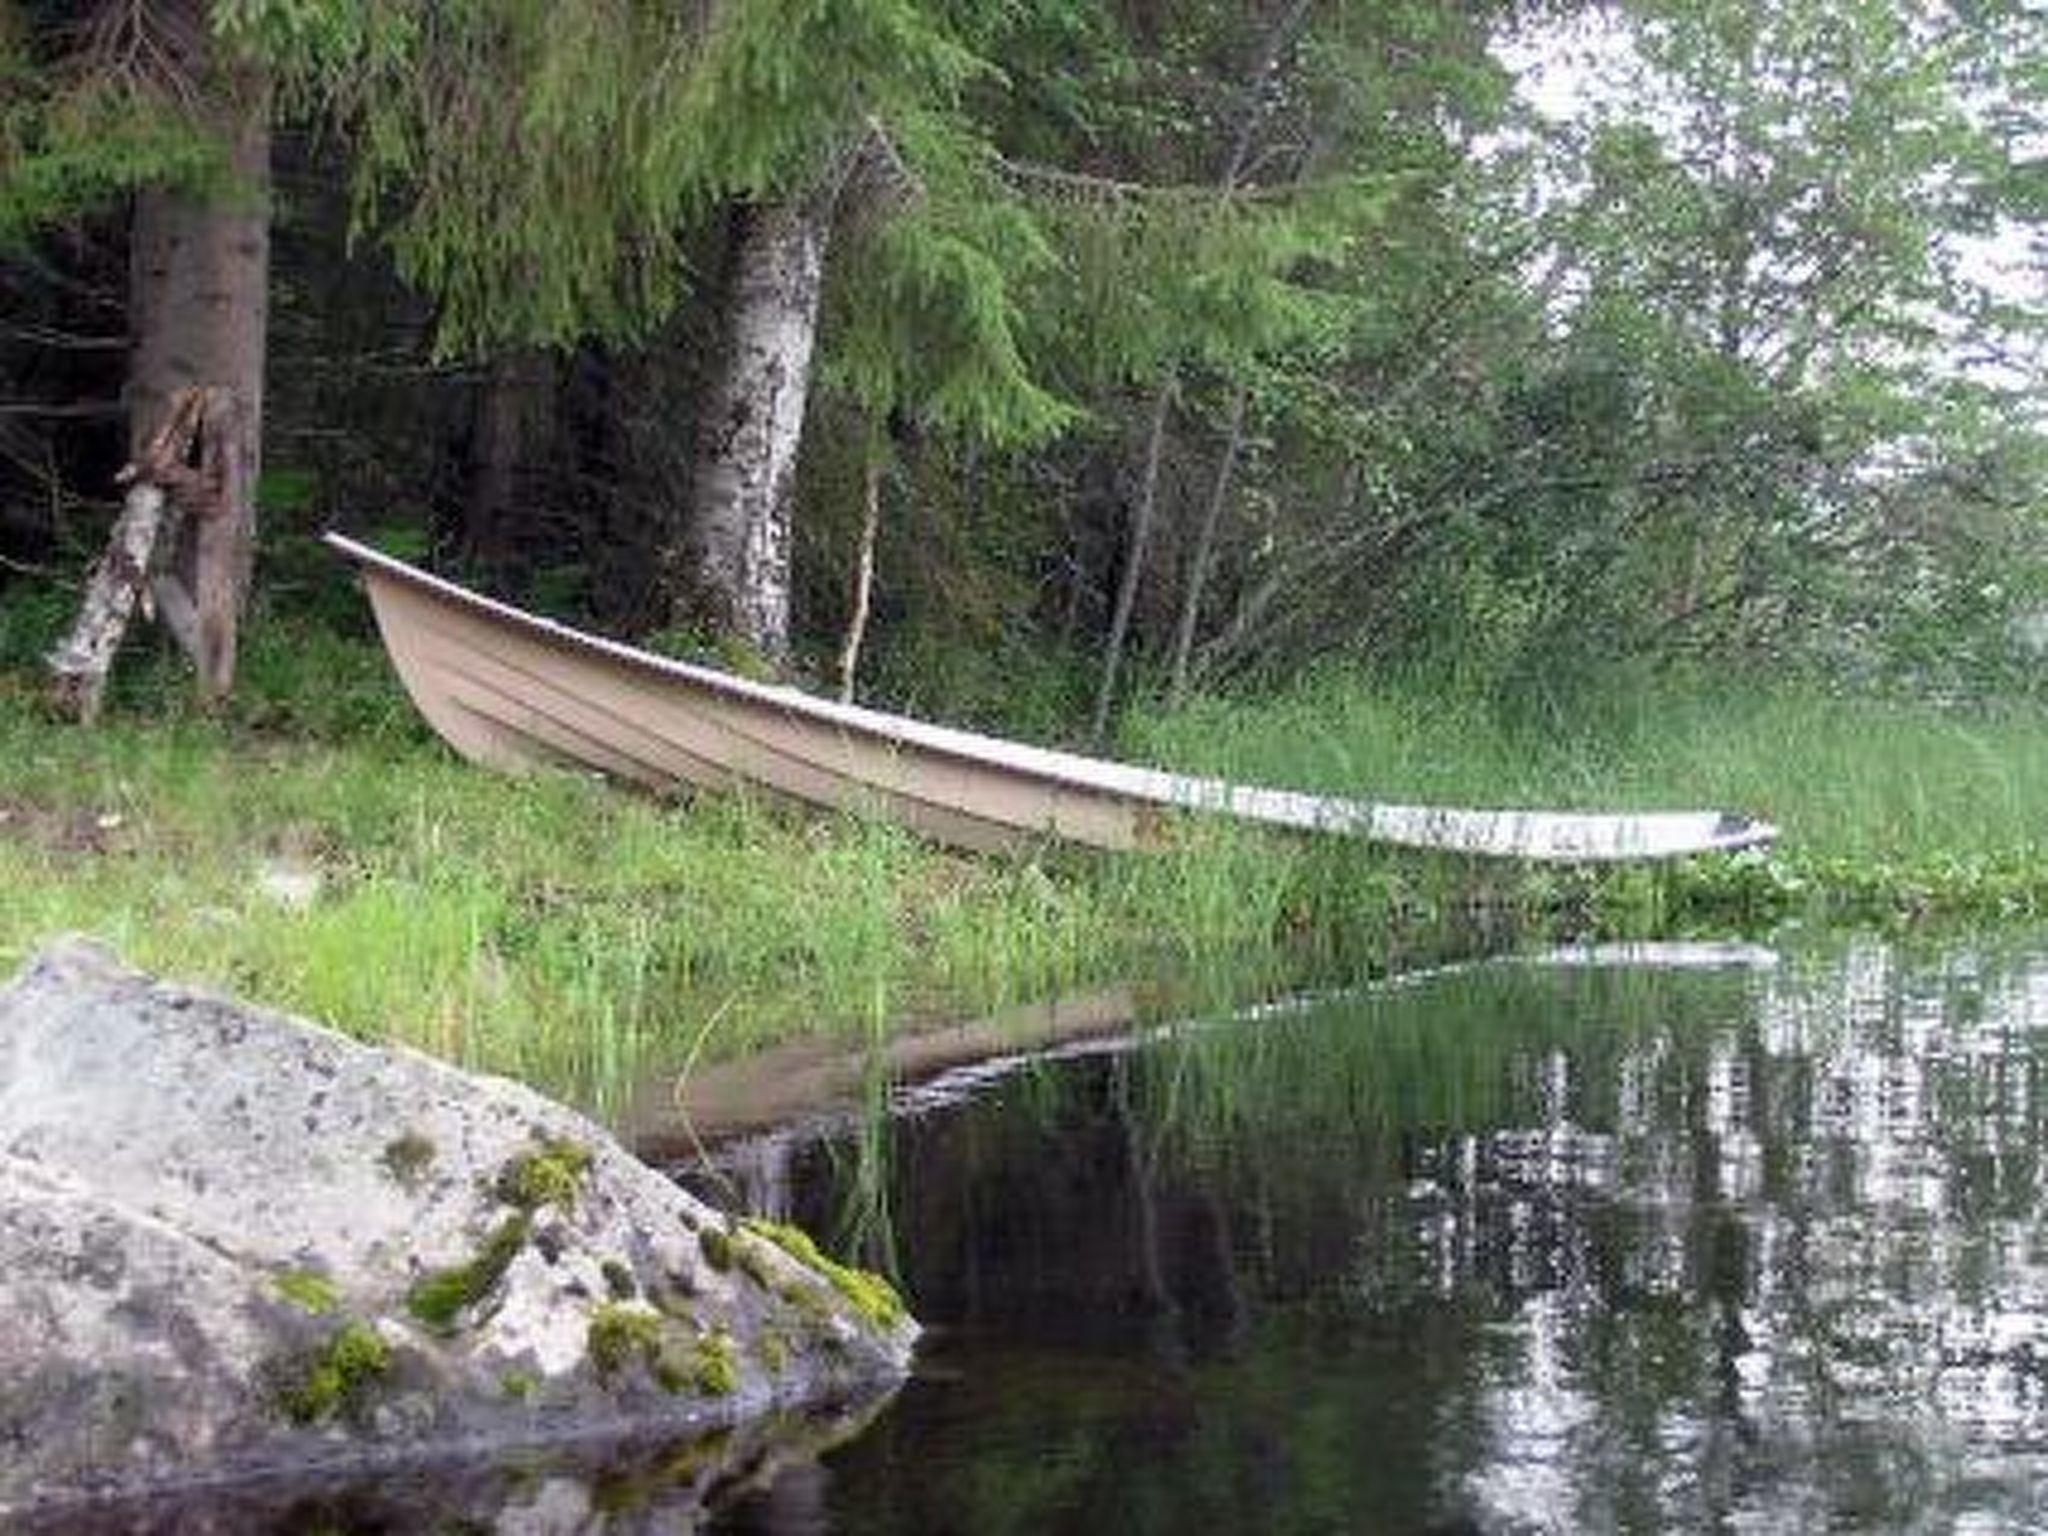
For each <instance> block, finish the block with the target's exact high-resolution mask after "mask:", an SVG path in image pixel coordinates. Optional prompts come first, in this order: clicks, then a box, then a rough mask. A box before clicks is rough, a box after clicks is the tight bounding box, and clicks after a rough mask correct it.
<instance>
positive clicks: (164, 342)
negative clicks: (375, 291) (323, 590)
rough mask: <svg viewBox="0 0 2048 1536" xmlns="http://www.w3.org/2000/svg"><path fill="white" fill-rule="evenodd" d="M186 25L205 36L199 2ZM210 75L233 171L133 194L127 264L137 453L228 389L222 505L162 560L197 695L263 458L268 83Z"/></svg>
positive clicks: (231, 595) (217, 122) (221, 671)
mask: <svg viewBox="0 0 2048 1536" xmlns="http://www.w3.org/2000/svg"><path fill="white" fill-rule="evenodd" d="M177 3H178V4H179V5H180V6H181V7H182V8H183V9H185V10H187V11H191V12H193V13H194V19H193V20H192V21H191V23H190V26H189V27H188V30H189V31H191V32H192V33H193V34H194V35H198V36H205V35H206V27H205V20H204V14H203V12H202V11H201V9H200V7H199V5H198V0H177ZM193 72H194V73H195V74H200V73H204V74H205V77H206V81H207V87H208V93H209V101H208V116H209V118H210V126H212V127H213V128H214V129H215V131H216V132H217V133H218V134H219V135H220V139H221V143H222V146H223V148H224V150H225V151H226V158H227V162H228V169H229V172H230V179H229V181H228V184H227V185H226V186H224V187H222V188H220V189H217V190H211V191H209V192H207V193H205V194H200V193H194V192H186V191H174V190H171V189H167V188H161V187H155V188H146V189H144V190H143V191H141V192H139V193H137V194H136V198H135V222H134V236H133V241H132V248H131V255H130V265H129V296H130V325H131V329H132V331H133V334H134V338H135V352H134V356H133V358H132V359H131V361H130V364H129V374H128V408H129V443H130V449H131V452H132V453H133V454H135V455H136V456H137V457H139V456H140V454H141V451H142V447H143V441H144V439H145V438H146V436H147V435H148V433H149V431H150V429H151V428H152V426H153V425H154V424H155V423H156V422H158V421H160V420H162V419H163V416H164V412H165V409H166V407H167V405H168V402H169V401H170V399H171V397H172V395H174V394H175V393H176V392H177V391H178V390H180V389H183V388H186V387H188V386H193V385H202V386H209V387H215V388H219V389H224V390H226V391H227V392H228V393H229V394H230V395H231V396H232V397H233V400H234V406H235V409H234V414H233V420H232V421H231V422H230V421H226V420H215V421H213V422H211V423H209V427H210V430H211V431H212V432H213V433H214V434H215V436H216V439H217V441H218V443H219V445H220V449H221V452H222V459H221V464H222V479H221V484H220V498H221V500H220V505H219V506H218V507H217V508H215V509H213V514H214V515H210V516H206V517H195V518H191V519H189V520H187V523H186V526H185V527H184V528H183V529H182V530H181V533H182V537H181V538H180V539H179V541H178V543H177V546H176V548H175V550H174V551H173V553H172V555H171V557H170V558H169V559H168V560H167V561H165V562H164V568H165V580H164V583H163V586H164V592H163V594H162V596H161V598H160V604H159V605H160V607H162V608H163V610H164V611H165V613H166V615H167V617H174V618H181V619H185V620H187V622H184V623H178V622H173V623H172V625H171V628H172V631H173V633H174V634H177V635H178V638H179V641H180V643H181V644H182V645H183V646H184V647H185V649H186V650H187V652H188V653H189V654H190V656H191V658H192V664H193V666H194V668H195V669H196V670H197V671H198V674H199V691H200V694H201V696H202V697H203V698H205V699H207V700H208V701H215V700H218V699H220V698H221V697H223V696H224V695H225V694H226V693H227V692H228V690H229V689H230V688H231V687H232V686H233V684H234V677H235V655H236V649H237V634H236V632H237V629H238V627H239V625H240V620H241V614H242V609H243V606H244V604H245V602H246V601H247V597H248V590H249V575H250V570H251V567H252V565H253V563H254V555H255V537H256V511H255V491H256V477H257V474H258V472H259V470H260V469H261V465H262V430H263V353H264V338H265V332H266V329H267V320H268V312H269V272H270V209H269V197H270V90H269V86H268V83H267V82H266V81H265V80H264V79H263V78H262V77H261V76H260V75H259V74H256V73H254V72H252V71H249V70H243V69H235V68H230V67H228V66H226V65H223V64H220V63H218V62H214V63H213V64H212V65H211V66H210V68H209V67H207V66H205V65H204V64H201V63H198V62H197V61H195V62H194V69H193Z"/></svg>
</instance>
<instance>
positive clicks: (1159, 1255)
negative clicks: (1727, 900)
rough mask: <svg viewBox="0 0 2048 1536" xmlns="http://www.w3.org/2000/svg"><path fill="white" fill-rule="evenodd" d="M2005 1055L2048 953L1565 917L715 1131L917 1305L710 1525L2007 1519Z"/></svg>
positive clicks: (2020, 1091) (1354, 1527)
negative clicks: (782, 1457)
mask: <svg viewBox="0 0 2048 1536" xmlns="http://www.w3.org/2000/svg"><path fill="white" fill-rule="evenodd" d="M1653 960H1657V961H1663V962H1677V963H1650V962H1651V961H1653ZM2044 1067H2048V944H2042V945H2032V946H2030V945H2001V944H1992V945H1977V946H1972V947H1969V948H1966V949H1960V950H1958V949H1942V948H1934V947H1928V948H1922V949H1913V948H1900V947H1898V946H1897V945H1893V944H1887V943H1881V942H1877V941H1849V940H1838V941H1831V942H1820V943H1817V944H1813V945H1809V946H1806V947H1804V948H1802V949H1800V950H1798V951H1796V952H1792V953H1788V954H1787V955H1785V956H1784V957H1783V958H1779V957H1777V956H1774V955H1772V954H1771V953H1770V952H1767V951H1758V950H1743V949H1729V950H1713V949H1704V950H1684V949H1680V950H1669V949H1666V950H1662V951H1653V952H1642V951H1630V952H1619V953H1617V952H1613V951H1591V952H1583V953H1580V954H1577V955H1574V956H1565V957H1551V958H1549V959H1547V960H1539V961H1533V962H1512V963H1506V962H1498V963H1490V964H1483V965H1477V966H1471V967H1466V968H1463V969H1458V970H1453V971H1447V972H1443V973H1439V974H1436V975H1434V976H1430V977H1425V978H1421V979H1415V980H1410V981H1408V982H1405V983H1401V984H1395V985H1389V986H1383V987H1380V988H1377V989H1373V990H1368V991H1363V992H1360V993H1357V994H1354V995H1349V996H1332V997H1329V998H1327V999H1324V1000H1320V1001H1316V1002H1312V1003H1306V1004H1301V1005H1294V1006H1286V1007H1279V1008H1274V1009H1269V1010H1266V1011H1265V1012H1264V1013H1262V1014H1260V1015H1258V1016H1255V1017H1248V1018H1242V1019H1239V1020H1237V1021H1235V1022H1224V1023H1218V1024H1215V1025H1212V1026H1206V1027H1187V1028H1182V1029H1178V1030H1168V1031H1165V1032H1163V1033H1162V1034H1160V1035H1159V1036H1157V1037H1156V1038H1154V1039H1152V1040H1151V1041H1150V1043H1147V1044H1144V1045H1142V1046H1140V1047H1138V1048H1134V1049H1129V1050H1122V1051H1116V1050H1110V1049H1106V1048H1103V1047H1101V1046H1099V1045H1098V1046H1095V1047H1091V1048H1089V1049H1087V1050H1083V1051H1080V1052H1077V1053H1075V1054H1074V1055H1073V1056H1072V1057H1071V1058H1070V1059H1066V1060H1063V1061H1058V1062H1051V1063H1044V1064H1038V1065H1028V1066H1024V1067H1021V1068H1019V1069H1018V1070H1015V1071H1012V1072H1010V1073H1008V1074H1007V1075H1005V1076H1002V1077H1000V1078H999V1079H997V1080H995V1081H993V1082H991V1083H988V1084H985V1085H984V1086H982V1087H981V1089H980V1090H979V1091H978V1092H976V1093H973V1094H971V1095H967V1096H964V1097H962V1096H957V1095H956V1096H947V1095H939V1096H937V1097H938V1099H940V1100H942V1101H943V1102H940V1103H938V1104H936V1105H930V1106H928V1107H926V1108H925V1109H923V1110H922V1111H921V1112H919V1113H916V1114H914V1115H912V1116H910V1117H908V1118H906V1119H903V1120H900V1121H898V1122H896V1123H895V1124H894V1125H893V1126H891V1127H889V1128H888V1129H886V1130H885V1131H884V1132H882V1133H880V1134H879V1135H878V1134H875V1133H874V1132H872V1131H871V1132H870V1133H869V1134H867V1135H865V1136H855V1137H848V1138H841V1139H826V1140H822V1141H813V1142H809V1143H801V1142H794V1143H793V1142H782V1143H779V1144H777V1145H775V1146H774V1147H772V1148H770V1149H768V1150H767V1151H765V1152H764V1151H762V1150H761V1149H756V1151H755V1152H754V1153H753V1154H752V1155H751V1157H750V1158H749V1159H746V1160H744V1161H746V1162H747V1164H748V1166H750V1167H751V1168H752V1169H753V1170H754V1172H753V1173H752V1174H751V1175H750V1182H751V1184H752V1187H753V1192H752V1196H751V1198H752V1199H753V1200H754V1201H755V1203H757V1204H763V1205H766V1206H769V1207H771V1208H774V1209H776V1210H777V1211H779V1212H783V1213H787V1214H792V1215H794V1216H795V1217H796V1218H797V1219H799V1220H802V1221H804V1222H806V1223H807V1224H809V1225H811V1226H812V1227H813V1228H814V1230H817V1231H819V1232H820V1233H821V1234H823V1235H825V1236H827V1237H830V1236H832V1235H834V1234H835V1233H836V1234H838V1235H839V1236H840V1238H841V1240H842V1244H843V1245H855V1246H865V1247H867V1248H868V1250H869V1256H870V1257H871V1258H872V1257H874V1256H875V1255H876V1254H878V1253H882V1254H886V1253H887V1252H893V1253H894V1254H895V1255H896V1256H897V1258H898V1261H899V1264H900V1273H901V1275H902V1279H903V1281H904V1284H905V1288H906V1289H907V1291H908V1293H909V1295H910V1297H911V1300H912V1304H913V1307H914V1309H915V1310H916V1311H917V1313H918V1314H919V1316H920V1317H922V1318H923V1319H925V1320H926V1321H927V1322H928V1323H929V1324H930V1325H931V1327H932V1333H931V1335H930V1337H929V1339H928V1340H927V1343H926V1346H925V1348H924V1351H923V1356H922V1361H921V1365H920V1369H919V1372H918V1374H917V1376H916V1378H915V1379H914V1380H913V1381H912V1382H911V1383H910V1384H909V1385H908V1386H907V1387H906V1388H905V1390H904V1391H903V1392H902V1394H901V1395H900V1396H899V1397H898V1398H897V1399H896V1400H895V1402H894V1403H893V1404H891V1405H890V1406H889V1407H888V1408H887V1409H886V1410H885V1411H884V1412H883V1413H882V1414H881V1416H880V1417H879V1418H878V1419H877V1420H876V1421H875V1422H874V1423H873V1424H872V1425H871V1426H870V1427H869V1428H868V1429H867V1430H866V1431H865V1432H864V1433H863V1434H861V1435H860V1436H858V1437H857V1438H855V1439H854V1440H852V1441H851V1442H850V1443H848V1444H846V1445H844V1446H842V1447H840V1448H838V1449H837V1450H835V1451H833V1452H831V1453H829V1454H827V1455H825V1456H824V1457H823V1458H822V1459H819V1460H815V1461H808V1462H801V1463H799V1464H796V1465H793V1466H792V1467H790V1468H789V1469H787V1470H785V1471H784V1472H783V1473H782V1474H781V1475H780V1477H778V1478H776V1479H774V1480H773V1481H772V1482H770V1483H769V1484H768V1486H766V1488H765V1489H762V1490H759V1491H756V1492H754V1493H751V1494H749V1495H746V1496H744V1497H742V1498H741V1499H740V1500H739V1501H738V1502H736V1503H728V1504H727V1505H726V1506H725V1507H724V1508H722V1509H721V1510H720V1511H719V1512H718V1513H717V1514H716V1516H715V1517H714V1519H713V1523H712V1527H711V1528H712V1529H714V1530H717V1531H721V1532H725V1533H728V1536H738V1533H775V1536H795V1533H820V1532H846V1533H856V1532H858V1533H880V1532H949V1533H951V1532H958V1533H971V1536H984V1533H986V1536H995V1533H1004V1532H1058V1531H1086V1532H1091V1533H1092V1532H1114V1533H1116V1536H1137V1533H1144V1532H1160V1533H1166V1532H1176V1533H1179V1532H1197V1531H1200V1532H1209V1531H1219V1532H1220V1531H1275V1532H1321V1531H1330V1532H1356V1531H1377V1530H1384V1531H1400V1532H1425V1531H1434V1532H1466V1531H1486V1532H1492V1531H1499V1532H1545V1531H1588V1530H1639V1531H1670V1530H1707V1529H1722V1530H1732V1531H1812V1530H1820V1529H1832V1530H1871V1531H1909V1530H1928V1531H2004V1530H2027V1529H2037V1530H2038V1529H2048V1210H2044V1208H2043V1207H2044V1192H2043V1180H2042V1157H2043V1147H2044V1140H2048V1075H2044ZM735 1177H738V1175H735Z"/></svg>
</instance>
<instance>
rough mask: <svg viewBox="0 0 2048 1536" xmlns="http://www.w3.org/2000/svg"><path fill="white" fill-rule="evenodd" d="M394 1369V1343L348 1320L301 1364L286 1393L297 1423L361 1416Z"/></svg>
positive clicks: (287, 1413) (288, 1412)
mask: <svg viewBox="0 0 2048 1536" xmlns="http://www.w3.org/2000/svg"><path fill="white" fill-rule="evenodd" d="M390 1373H391V1347H390V1346H389V1345H388V1344H386V1343H385V1342H384V1340H383V1339H382V1338H380V1337H378V1335H377V1332H376V1330H375V1329H373V1328H371V1327H370V1325H369V1324H367V1323H363V1322H353V1321H352V1322H348V1323H344V1324H343V1325H342V1326H341V1327H340V1328H339V1329H338V1330H337V1331H336V1332H335V1333H334V1335H333V1336H332V1337H331V1338H329V1339H328V1340H327V1342H326V1343H325V1344H323V1345H322V1346H321V1347H320V1348H319V1349H318V1350H316V1351H315V1352H314V1353H313V1354H312V1355H310V1356H309V1357H307V1358H306V1359H305V1360H304V1361H302V1362H301V1363H300V1366H299V1368H298V1369H297V1370H296V1371H294V1372H293V1373H292V1379H291V1380H289V1381H288V1383H287V1384H286V1386H285V1388H284V1392H283V1394H282V1401H283V1406H284V1411H285V1416H286V1417H287V1418H289V1419H290V1420H291V1421H292V1422H293V1423H294V1424H324V1423H326V1422H327V1421H328V1420H330V1419H333V1418H335V1417H337V1416H340V1415H346V1416H347V1417H349V1418H352V1419H353V1418H359V1417H361V1415H362V1412H363V1410H364V1409H365V1408H366V1407H367V1406H368V1402H369V1398H370V1395H371V1393H372V1392H373V1391H374V1390H375V1388H376V1386H377V1384H378V1383H379V1382H381V1381H382V1380H383V1379H384V1378H385V1377H386V1376H388V1375H389V1374H390Z"/></svg>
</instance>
